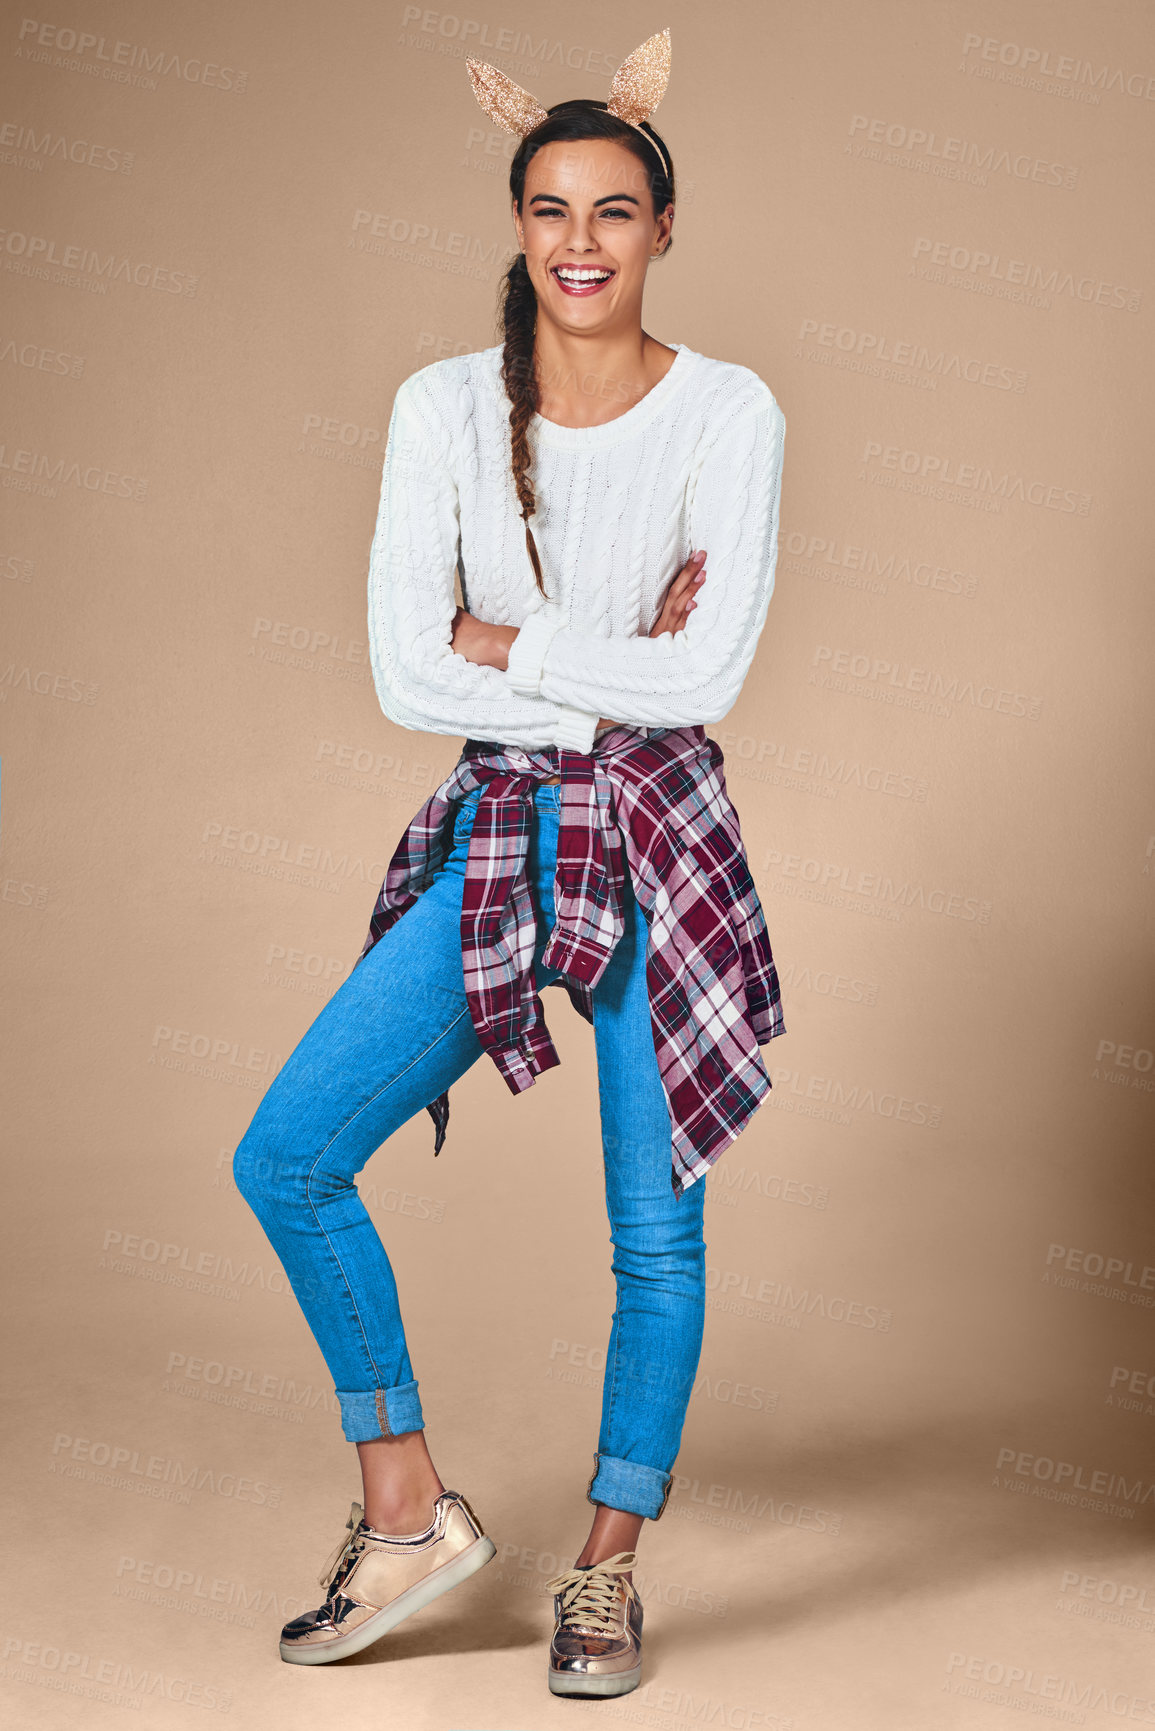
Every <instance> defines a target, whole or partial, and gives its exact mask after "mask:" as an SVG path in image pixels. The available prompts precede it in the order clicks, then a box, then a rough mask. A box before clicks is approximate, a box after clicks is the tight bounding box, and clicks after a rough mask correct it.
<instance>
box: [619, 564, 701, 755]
mask: <svg viewBox="0 0 1155 1731" xmlns="http://www.w3.org/2000/svg"><path fill="white" fill-rule="evenodd" d="M705 575H706V554H705V552H704V551H703V552H700V553H692V554H691V555H690V557H689V558H688V559H687V560H686V563H685V564H684V565H683V566H682V569H681V570H680V571H679V572H678V575H677V576H676V577H675V578H674V580H673V582H672V583H671V584H670V587H669V589H668V590H667V591H666V599H665V601H664V602H663V603H662V611H661V612H660V613H659V614H658V617H657V618H656V619H655V621H654V623H653V625H652V626H651V627H650V629H649V632H648V633H647V635H648V636H650V637H661V636H663V635H664V634H665V633H666V632H667V631H668V632H669V633H670V634H671V636H673V635H676V633H677V632H679V631H681V630H682V628H683V626H684V625H685V623H686V620H687V619H688V618H689V616H690V613H691V612H692V610H693V609H694V608H695V607H696V606H697V605H698V603H697V601H696V600H695V599H694V597H695V595H696V594H697V592H698V588H699V586H700V585H701V582H702V579H703V578H704V577H705ZM606 722H609V724H610V726H611V727H612V726H616V723H615V722H612V721H610V718H609V716H608V715H599V717H598V720H597V725H598V726H599V727H602V726H603V725H604V724H605V723H606Z"/></svg>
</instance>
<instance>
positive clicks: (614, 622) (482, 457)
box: [369, 343, 786, 752]
mask: <svg viewBox="0 0 1155 1731" xmlns="http://www.w3.org/2000/svg"><path fill="white" fill-rule="evenodd" d="M668 346H669V347H671V348H675V349H676V350H677V354H676V357H675V359H674V361H673V363H672V365H671V367H670V369H669V371H668V372H667V373H666V375H665V377H664V378H663V379H661V380H660V381H659V382H658V384H656V385H655V386H654V387H653V389H652V390H650V391H649V392H647V394H646V395H645V396H644V397H642V398H641V399H640V400H639V401H638V402H636V403H634V404H633V406H632V407H631V408H629V409H628V410H627V411H626V412H625V414H622V415H619V416H618V417H617V418H616V419H615V420H612V421H607V422H605V423H604V424H603V425H601V426H597V427H562V426H559V425H558V424H557V423H556V422H553V421H546V420H543V419H542V417H541V416H540V415H536V416H535V417H534V418H533V420H532V421H531V423H530V429H529V446H530V453H531V457H532V463H533V466H532V469H531V475H532V478H533V482H534V486H535V489H536V494H537V509H536V512H535V514H534V516H533V517H532V518H531V520H530V523H531V527H532V529H533V533H534V539H535V541H536V543H537V548H538V553H539V555H540V558H541V565H542V576H543V579H544V582H545V586H546V589H547V590H548V592H549V597H550V599H549V600H548V601H547V600H544V599H543V598H542V596H541V594H540V591H539V590H538V588H537V584H536V582H535V580H534V574H533V568H532V566H531V565H530V561H529V553H528V551H527V549H526V545H525V526H524V523H523V521H522V518H521V516H520V508H519V506H518V503H517V494H516V492H515V490H514V485H513V474H512V470H511V467H510V434H509V409H510V404H509V398H508V397H507V395H506V392H505V387H504V384H503V382H502V378H501V354H502V350H501V345H500V344H498V345H496V346H495V347H493V348H490V349H481V350H479V351H477V352H476V353H474V354H470V355H457V356H453V357H452V358H450V359H447V360H441V361H435V362H433V364H432V365H431V366H427V367H422V368H421V369H420V370H419V371H418V372H416V373H413V374H411V376H410V377H409V378H407V379H406V380H405V381H404V383H403V384H402V385H401V387H400V389H399V390H398V392H397V395H396V398H395V401H394V405H393V413H392V416H391V418H390V422H389V432H388V440H387V444H386V450H385V459H384V470H383V475H382V481H381V498H380V505H379V508H378V512H377V524H376V530H375V533H374V536H373V543H372V549H371V553H370V565H369V649H370V660H371V663H372V668H373V677H374V681H375V683H376V687H377V695H378V698H379V699H380V703H381V707H382V709H383V710H384V712H385V714H386V715H387V716H388V717H389V719H390V721H393V722H396V723H397V725H398V726H400V727H408V728H415V729H418V730H420V731H422V732H425V733H448V734H462V735H465V736H467V737H472V738H475V739H484V740H493V741H496V742H498V743H500V744H503V745H514V746H520V747H522V748H523V749H525V750H530V751H535V750H540V749H541V748H542V747H544V746H548V745H558V746H568V747H570V748H571V749H573V750H575V751H586V752H588V751H589V750H590V749H591V747H592V745H593V741H594V738H595V734H596V732H597V731H598V729H597V722H598V718H599V716H606V717H608V718H611V719H612V720H614V721H624V722H630V723H632V724H635V725H638V724H641V725H647V726H653V727H663V726H675V727H676V726H684V725H686V724H689V723H694V722H713V721H719V720H720V719H721V718H722V716H724V715H725V714H726V712H727V711H728V710H729V709H730V708H731V707H732V705H733V703H734V701H735V699H736V698H737V696H738V693H739V690H740V689H741V686H742V681H743V679H744V678H745V676H746V672H747V669H748V668H749V666H750V663H751V661H752V659H753V656H754V649H755V646H756V644H757V642H758V636H759V633H760V632H761V630H762V626H763V623H764V622H765V618H766V609H767V607H768V605H769V602H770V596H771V594H772V593H773V589H774V569H775V564H776V561H777V552H778V503H779V495H780V492H781V484H782V447H783V439H784V435H785V430H786V419H785V416H784V415H783V413H782V410H781V409H780V408H779V407H778V404H777V402H776V401H775V399H774V397H773V395H772V393H771V391H770V389H769V387H768V386H767V385H766V384H765V383H764V382H763V381H762V379H760V378H759V376H758V374H757V373H755V372H753V371H752V370H751V369H750V368H749V367H744V366H739V365H736V364H734V363H732V362H729V361H718V360H712V359H710V358H709V357H708V356H706V355H700V354H697V353H696V352H695V351H694V350H693V349H690V348H687V347H686V345H685V344H684V343H671V344H669V345H668ZM696 548H705V550H706V578H705V581H704V582H703V583H701V584H699V586H698V591H697V602H698V605H697V606H696V608H694V610H693V611H692V612H691V613H690V615H689V618H688V620H687V623H686V625H685V627H684V628H683V629H682V630H681V631H678V632H675V633H673V634H670V633H668V632H667V633H664V634H663V635H662V636H660V637H654V638H651V637H649V636H647V635H646V633H648V631H649V629H650V627H651V626H652V625H653V623H654V621H655V619H656V618H657V617H658V614H659V612H660V600H661V598H662V596H663V595H664V592H665V589H666V586H667V585H668V583H669V581H670V579H671V578H673V577H674V576H676V575H677V573H678V572H679V571H680V570H681V568H682V566H683V565H684V564H685V562H686V560H687V559H688V558H689V556H690V554H691V553H692V552H693V551H694V550H695V549H696ZM455 570H456V571H459V572H460V575H461V591H462V600H463V604H464V606H465V607H466V609H467V610H468V611H469V612H470V613H473V614H475V615H476V616H477V617H478V618H480V619H484V620H486V621H487V622H488V623H490V624H494V625H516V626H518V627H520V629H519V631H518V634H517V637H516V638H515V640H514V642H513V645H512V647H511V649H510V652H509V669H508V672H500V671H499V670H498V669H497V668H495V667H478V666H476V665H474V663H472V662H470V661H466V659H465V658H464V656H461V655H455V654H454V652H453V649H452V647H451V641H450V638H451V631H452V623H453V614H454V610H455V608H456V606H457V601H456V596H455V594H454V573H455Z"/></svg>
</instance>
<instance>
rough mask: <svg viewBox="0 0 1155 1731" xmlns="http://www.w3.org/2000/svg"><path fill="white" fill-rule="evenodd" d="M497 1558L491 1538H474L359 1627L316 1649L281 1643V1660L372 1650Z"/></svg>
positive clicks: (321, 1659) (327, 1660) (317, 1661)
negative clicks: (367, 1648) (414, 1614)
mask: <svg viewBox="0 0 1155 1731" xmlns="http://www.w3.org/2000/svg"><path fill="white" fill-rule="evenodd" d="M496 1555H497V1546H496V1545H495V1544H494V1542H493V1540H492V1539H488V1538H480V1539H475V1540H474V1542H473V1544H471V1545H470V1546H469V1548H468V1550H464V1551H462V1552H461V1554H460V1555H459V1556H456V1557H454V1559H453V1561H452V1562H451V1563H442V1565H441V1567H440V1568H439V1569H435V1570H434V1571H433V1573H432V1574H431V1575H426V1577H425V1579H424V1580H422V1581H415V1582H414V1583H413V1585H412V1586H411V1587H407V1588H406V1590H405V1591H404V1592H403V1593H400V1594H398V1596H397V1598H395V1599H394V1600H392V1601H391V1603H390V1604H388V1605H384V1606H382V1608H381V1610H379V1611H378V1612H377V1613H376V1615H375V1616H372V1617H370V1618H369V1619H368V1620H367V1621H366V1622H364V1623H362V1624H361V1625H360V1627H359V1628H356V1629H351V1630H350V1631H349V1633H348V1634H347V1635H338V1636H336V1637H335V1639H334V1640H332V1641H326V1642H324V1643H322V1644H318V1645H315V1646H309V1645H304V1646H298V1644H297V1643H296V1642H295V1641H282V1642H281V1658H282V1659H284V1661H285V1662H286V1664H289V1665H329V1664H331V1663H332V1662H333V1660H335V1659H347V1658H348V1657H349V1655H350V1654H351V1653H360V1652H362V1651H363V1650H364V1649H365V1648H366V1647H371V1646H372V1645H373V1643H374V1641H379V1640H380V1639H381V1637H382V1635H387V1634H388V1633H389V1631H390V1629H395V1628H396V1627H397V1625H398V1623H403V1622H404V1621H405V1619H406V1617H411V1616H412V1615H413V1613H414V1611H420V1610H421V1609H422V1607H423V1606H425V1605H430V1604H432V1603H433V1600H434V1599H439V1598H440V1597H441V1595H442V1593H448V1592H449V1591H450V1590H451V1588H453V1587H456V1586H459V1585H460V1584H461V1582H462V1581H465V1580H468V1578H469V1576H470V1575H474V1574H476V1573H477V1571H478V1569H481V1568H484V1567H485V1565H486V1563H488V1562H489V1560H490V1558H491V1557H494V1556H496Z"/></svg>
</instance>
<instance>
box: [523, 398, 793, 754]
mask: <svg viewBox="0 0 1155 1731" xmlns="http://www.w3.org/2000/svg"><path fill="white" fill-rule="evenodd" d="M785 433H786V417H785V416H784V415H783V413H782V410H781V409H780V408H779V406H778V404H777V402H776V401H775V400H774V397H773V395H772V394H771V392H770V390H769V388H768V387H764V388H763V391H762V392H760V393H759V395H758V397H757V398H756V400H755V402H754V403H753V405H748V406H746V407H745V408H743V409H742V410H741V411H740V412H739V413H738V414H737V415H736V416H735V417H734V419H733V420H731V421H730V422H729V423H728V424H727V425H725V426H724V427H723V428H722V429H721V430H720V431H719V432H718V433H717V435H716V436H715V437H714V439H713V440H712V441H711V442H710V444H709V445H708V446H707V448H706V450H705V452H704V454H703V456H702V457H701V458H700V459H699V460H698V465H697V468H696V471H695V472H694V473H692V475H691V478H690V482H689V495H690V502H689V510H688V517H687V543H688V546H689V547H690V548H699V547H704V548H705V550H706V577H705V581H704V582H703V583H701V584H700V585H699V586H698V590H697V594H696V600H697V606H696V607H695V608H694V609H693V611H692V612H691V613H690V615H689V617H688V619H687V621H686V624H685V625H684V627H683V628H682V630H681V631H677V632H673V633H670V632H665V633H663V634H662V636H660V637H646V636H637V637H605V636H600V635H598V634H597V633H594V632H589V631H580V630H576V629H573V628H571V627H570V626H568V625H566V623H565V619H564V612H563V610H562V608H561V607H560V605H559V604H558V603H556V602H546V603H545V604H543V605H542V606H540V607H539V608H538V609H537V611H536V612H534V613H531V614H530V616H529V618H528V619H527V620H526V621H525V623H524V625H523V626H522V628H521V630H520V631H519V633H518V635H517V638H516V639H515V641H514V644H513V647H512V649H511V650H510V655H509V671H510V682H511V684H512V686H513V689H514V690H515V691H518V692H521V693H522V694H523V695H527V696H528V695H531V694H537V695H539V696H543V697H549V698H553V699H554V700H555V701H556V702H558V703H570V704H576V705H580V706H581V707H582V708H583V709H588V710H593V711H596V712H597V713H598V714H600V715H605V716H608V717H611V718H613V719H615V720H620V719H623V718H625V717H627V716H628V717H629V718H630V720H632V721H636V722H643V723H645V724H647V725H648V726H651V727H679V726H688V725H693V724H694V723H697V722H711V721H720V720H721V718H722V717H723V716H724V715H725V714H726V713H727V712H728V711H729V710H730V709H731V708H732V707H733V704H734V703H735V701H736V699H737V697H738V693H739V691H740V690H741V687H742V681H743V680H744V679H745V677H746V673H747V670H748V669H749V666H750V663H751V662H752V660H753V659H754V650H755V648H756V647H757V643H758V637H759V634H760V632H761V630H762V626H763V624H764V623H765V620H766V610H767V608H768V606H769V604H770V597H771V595H772V593H773V590H774V572H775V566H776V564H777V557H778V507H779V500H780V496H781V488H782V452H783V445H784V441H785ZM664 575H665V577H667V578H671V579H672V578H673V577H674V576H676V575H677V572H676V571H670V572H667V573H665V574H664ZM662 595H663V597H664V595H665V586H663V589H662Z"/></svg>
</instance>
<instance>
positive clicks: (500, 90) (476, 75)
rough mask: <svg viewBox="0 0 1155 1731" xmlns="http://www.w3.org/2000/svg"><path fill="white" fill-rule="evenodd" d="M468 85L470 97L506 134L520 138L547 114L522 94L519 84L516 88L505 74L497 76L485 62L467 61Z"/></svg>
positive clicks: (537, 104)
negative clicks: (471, 92)
mask: <svg viewBox="0 0 1155 1731" xmlns="http://www.w3.org/2000/svg"><path fill="white" fill-rule="evenodd" d="M465 64H466V67H467V68H468V71H469V79H470V83H471V84H472V85H473V94H474V95H475V96H476V98H477V100H478V102H480V104H481V106H482V108H484V110H485V112H486V113H487V114H488V115H489V117H490V119H491V120H496V122H497V124H498V125H499V126H500V127H501V128H502V129H503V131H505V132H515V133H516V134H517V136H518V137H519V138H524V137H525V135H526V133H527V132H529V131H530V130H531V129H532V128H533V127H535V126H536V125H537V124H538V122H539V121H542V120H544V119H545V117H546V110H545V109H544V108H543V107H542V105H541V103H540V102H539V101H538V99H537V97H536V96H531V95H530V93H529V91H528V90H523V89H522V88H521V85H520V84H515V83H514V82H513V79H512V78H507V77H506V76H505V73H504V72H499V71H498V69H497V67H496V66H490V64H489V62H488V61H486V60H467V61H466V62H465Z"/></svg>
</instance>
